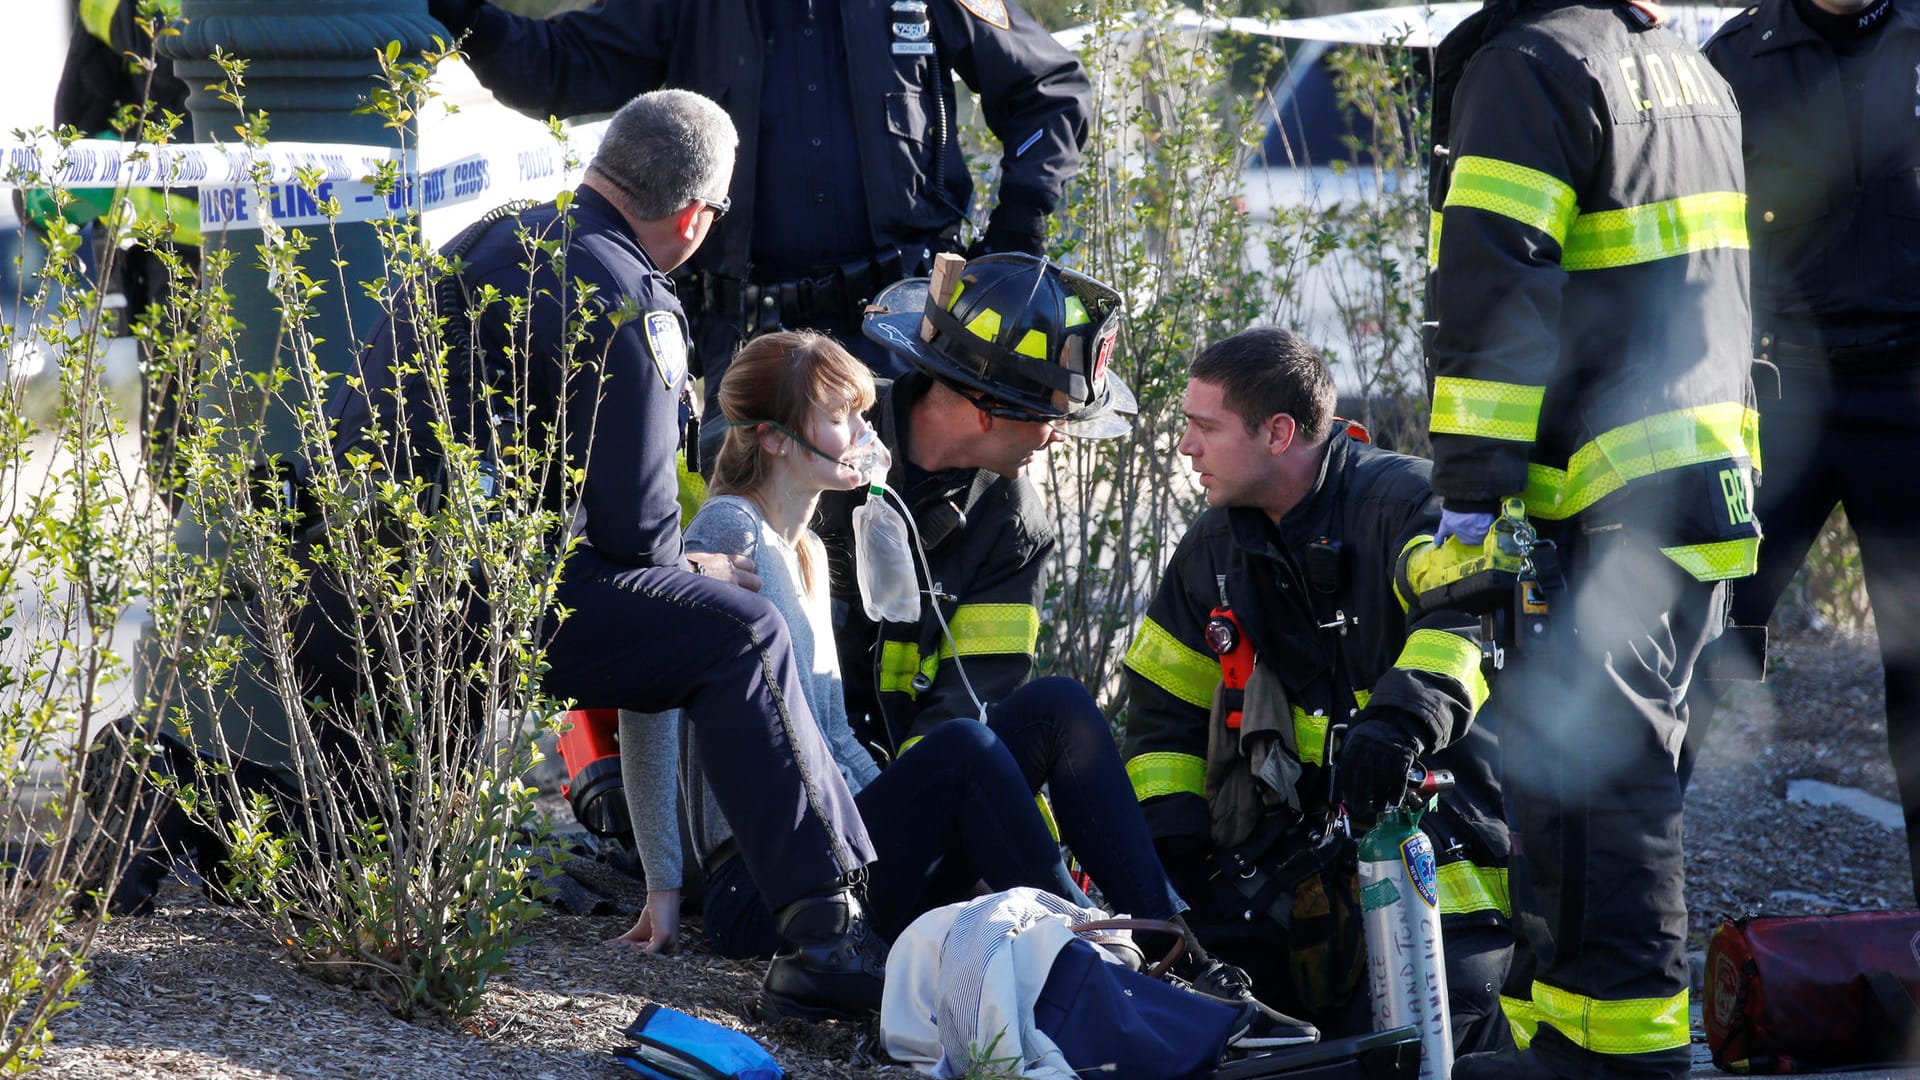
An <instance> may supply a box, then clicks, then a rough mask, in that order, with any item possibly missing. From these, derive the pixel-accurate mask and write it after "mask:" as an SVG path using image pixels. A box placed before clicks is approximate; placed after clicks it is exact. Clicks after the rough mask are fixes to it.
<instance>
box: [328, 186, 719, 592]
mask: <svg viewBox="0 0 1920 1080" xmlns="http://www.w3.org/2000/svg"><path fill="white" fill-rule="evenodd" d="M569 219H570V220H569ZM474 228H475V230H476V231H477V233H478V235H477V237H467V236H463V237H461V238H459V239H456V240H455V241H454V243H453V244H451V245H449V249H450V250H452V249H456V248H458V249H464V256H463V257H464V258H465V261H466V266H465V269H464V270H462V272H461V274H460V280H461V283H462V284H463V285H464V287H465V289H466V291H467V294H468V295H469V296H478V295H479V294H480V293H481V291H482V290H483V289H484V288H486V287H487V286H489V285H491V286H494V287H495V288H497V289H498V290H499V292H500V294H501V295H502V296H503V297H512V296H520V297H526V296H529V295H531V296H532V297H533V301H532V304H531V307H530V309H529V311H528V313H527V316H526V321H525V323H524V325H516V324H515V323H514V321H513V318H512V316H511V315H510V312H509V306H508V304H507V303H506V302H505V301H504V300H502V301H496V302H494V303H491V304H488V305H485V306H484V307H482V308H481V309H480V310H481V312H482V313H481V316H480V319H479V325H478V328H477V332H476V333H475V335H474V337H473V341H472V348H471V350H468V349H465V348H456V349H453V350H451V355H450V357H449V361H448V364H449V375H448V383H449V386H448V390H449V393H450V395H451V396H452V398H453V405H452V408H453V418H454V423H455V426H456V427H459V428H463V429H464V430H462V431H460V437H461V438H462V440H463V441H464V442H467V443H470V444H471V445H475V446H477V447H479V448H480V449H481V450H482V451H483V452H491V451H493V450H494V449H496V448H495V446H494V445H493V443H494V442H495V441H496V440H495V438H494V436H493V434H492V433H493V432H496V431H502V430H510V429H513V428H517V429H518V431H519V434H518V435H516V436H514V437H516V438H524V439H525V440H526V441H527V442H529V443H532V444H535V445H539V444H541V443H542V442H543V441H544V438H545V436H544V434H543V433H544V432H546V431H548V430H551V427H550V426H551V425H555V424H558V425H562V426H563V430H564V434H565V440H566V443H565V447H564V449H565V452H566V457H567V460H568V462H569V463H571V464H573V465H575V466H579V465H581V464H584V465H585V466H586V475H585V478H584V480H583V482H582V485H581V487H580V489H579V492H578V505H577V506H576V507H574V508H573V512H574V516H573V518H572V522H571V524H572V528H573V530H574V531H575V532H577V533H578V534H580V535H581V537H582V539H583V542H584V543H585V544H587V545H590V546H591V547H592V548H593V549H594V551H595V552H597V553H598V554H599V555H601V556H603V557H604V558H606V559H608V560H611V561H613V562H615V563H623V564H628V565H633V566H670V565H674V564H676V563H679V562H680V561H681V543H680V506H679V502H678V483H677V477H676V474H675V470H674V466H673V461H674V454H675V452H676V450H677V449H678V448H679V445H680V437H681V432H682V430H683V429H682V425H681V415H682V414H681V402H682V395H683V394H684V393H685V389H686V382H687V371H686V355H687V350H686V340H687V338H686V318H685V316H684V315H683V314H682V313H681V310H680V304H679V302H678V301H677V300H676V299H675V298H674V295H673V288H672V286H671V285H670V284H669V283H668V281H667V278H666V276H665V275H663V274H661V273H660V272H659V271H658V270H657V269H656V268H655V267H654V265H653V262H652V260H651V259H650V258H648V256H647V253H646V252H645V251H644V250H642V249H641V247H640V243H639V241H638V240H637V239H636V238H635V236H634V234H633V230H632V229H631V227H629V226H628V224H627V222H626V219H625V218H624V217H622V216H621V215H620V212H619V211H618V210H616V209H615V208H614V207H613V205H612V204H611V203H610V202H608V201H607V199H606V198H605V197H603V196H602V195H601V194H600V193H599V192H597V191H594V190H593V189H592V188H589V187H584V186H583V187H580V188H578V189H576V190H575V192H574V194H573V201H572V205H571V207H570V208H569V209H568V210H567V211H566V212H565V213H564V214H563V212H562V211H561V210H560V209H559V207H558V206H557V205H556V204H554V203H547V204H545V205H543V206H539V207H537V208H534V209H532V210H529V211H526V212H525V213H522V214H519V215H516V216H511V217H508V218H506V219H505V220H500V221H492V222H485V223H482V224H479V225H476V226H475V227H474ZM523 230H524V231H525V232H527V233H528V234H530V236H531V237H533V238H535V239H544V240H549V241H552V240H559V239H561V238H563V237H564V238H565V241H566V248H565V257H564V260H561V259H559V258H551V257H546V256H544V255H543V256H542V257H540V258H535V259H532V264H533V267H534V269H533V272H532V277H531V280H530V279H529V274H528V270H527V269H526V267H527V264H528V262H529V258H530V257H529V255H528V248H527V245H528V244H529V243H531V242H532V241H531V240H526V239H522V238H521V236H520V235H519V234H520V233H521V232H522V231H523ZM466 241H470V243H467V242H466ZM576 282H580V283H584V284H586V285H589V286H592V287H593V288H594V289H596V290H597V292H596V294H595V295H594V296H593V297H592V298H591V299H588V300H585V301H583V300H582V299H581V295H580V292H579V291H578V289H577V288H576V287H575V283H576ZM476 306H478V305H476ZM623 308H628V309H629V310H626V311H623V312H622V315H621V317H619V318H615V317H613V316H614V313H615V312H617V311H621V310H622V309H623ZM576 331H578V333H579V337H578V340H571V339H573V338H574V336H575V334H576ZM415 340H416V335H415V333H414V330H413V328H412V325H411V322H410V321H409V320H408V319H406V318H401V319H399V320H394V319H389V320H387V321H386V322H385V323H384V324H383V325H382V326H381V327H380V328H379V329H378V330H377V331H376V332H375V335H374V340H373V341H372V343H371V344H370V345H369V347H368V350H367V352H366V353H365V354H363V358H362V360H361V365H362V366H361V370H360V372H359V373H358V374H359V375H360V377H361V380H362V383H363V384H364V385H366V386H368V387H370V388H372V392H371V393H370V394H369V393H362V392H349V393H347V394H345V395H343V396H342V397H341V398H339V399H337V400H336V403H335V405H334V408H335V410H336V412H335V416H336V418H337V421H338V427H337V435H336V438H335V443H334V447H335V449H334V453H335V456H336V457H337V458H339V457H343V455H345V454H346V453H348V452H349V451H351V450H353V449H356V448H358V449H363V450H367V451H368V452H370V453H374V454H376V455H377V454H379V453H380V451H378V450H374V449H372V448H370V447H368V446H367V443H366V440H367V438H368V432H369V419H370V417H371V416H372V414H373V412H374V411H375V410H380V411H382V412H384V411H385V410H386V408H387V406H386V405H385V404H384V403H385V402H389V401H391V400H392V395H391V394H390V392H389V391H388V390H386V389H384V387H390V386H391V385H392V380H393V376H392V371H393V368H394V364H395V360H394V358H395V356H396V355H397V356H399V357H401V359H402V360H403V361H406V363H408V364H411V363H413V362H414V361H412V360H411V359H410V358H411V357H412V356H413V355H415V354H416V353H417V350H418V346H417V345H416V344H414V342H415ZM487 385H491V386H494V387H496V388H503V387H504V388H507V393H508V395H510V397H511V398H512V400H513V401H515V402H517V403H518V404H519V406H520V407H519V408H517V409H513V410H512V415H511V416H509V417H505V418H498V419H490V418H489V417H488V415H487V411H488V406H487V404H486V402H487V401H488V400H489V399H487V398H484V397H483V396H482V395H481V393H480V388H481V387H483V386H487ZM423 394H424V385H423V384H422V382H421V380H420V378H419V377H418V376H413V377H411V378H409V379H408V381H407V384H406V386H405V399H406V401H407V403H408V406H409V411H410V414H411V415H409V417H408V421H407V422H408V426H409V428H410V429H412V430H413V432H414V435H413V438H414V440H415V444H416V445H428V444H430V443H431V441H432V438H431V435H430V434H427V433H426V424H427V423H428V421H429V420H430V418H431V416H432V412H431V410H429V409H427V408H426V407H425V405H424V402H425V398H424V396H423ZM491 400H492V401H493V402H495V407H496V408H497V403H498V401H499V400H501V399H499V398H495V399H491ZM496 415H497V414H496ZM381 427H382V428H383V429H384V430H387V431H395V430H397V428H396V427H395V426H394V425H393V424H392V423H390V422H383V423H382V425H381ZM409 465H410V466H411V467H414V468H418V467H419V465H418V464H417V463H409ZM558 495H559V492H558V491H556V492H555V497H556V498H555V501H554V503H553V504H552V505H551V506H549V509H551V510H554V511H565V510H567V509H568V508H567V507H566V506H565V505H564V504H562V503H560V502H559V501H558Z"/></svg>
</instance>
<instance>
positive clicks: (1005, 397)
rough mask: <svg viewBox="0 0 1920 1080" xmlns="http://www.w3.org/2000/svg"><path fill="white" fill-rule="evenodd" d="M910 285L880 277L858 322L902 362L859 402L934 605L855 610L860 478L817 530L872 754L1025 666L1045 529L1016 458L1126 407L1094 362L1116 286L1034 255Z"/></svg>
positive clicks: (1002, 685) (1090, 431)
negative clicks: (932, 284)
mask: <svg viewBox="0 0 1920 1080" xmlns="http://www.w3.org/2000/svg"><path fill="white" fill-rule="evenodd" d="M896 296H899V297H904V298H905V299H904V300H903V301H896V300H895V299H894V297H896ZM925 297H926V291H925V289H924V287H919V286H916V285H914V284H910V283H908V284H903V285H902V286H900V287H899V288H898V289H897V290H896V291H893V292H889V293H888V294H886V295H885V296H883V298H882V301H883V302H882V303H881V304H880V305H877V306H878V307H880V308H881V310H877V311H876V312H875V313H874V314H872V315H870V316H869V317H868V320H867V333H868V334H869V336H871V337H872V338H873V339H874V340H875V341H877V342H880V343H882V344H884V345H886V346H887V347H889V348H891V349H893V350H896V351H898V352H899V353H900V354H901V355H902V356H903V357H904V358H905V359H906V360H907V361H909V362H910V363H911V364H912V365H913V367H914V370H913V371H911V372H909V373H908V374H906V375H903V376H901V377H900V378H899V379H897V380H894V381H893V382H892V383H891V385H883V386H882V387H881V391H880V399H879V401H878V403H877V404H876V405H875V407H874V409H873V412H872V416H873V426H874V428H875V429H876V430H877V431H878V432H879V435H880V441H881V442H882V443H883V444H885V445H886V447H887V448H888V450H889V452H890V455H891V459H892V467H891V470H890V472H889V474H888V478H887V479H888V482H889V483H890V484H891V485H892V486H893V488H894V489H895V490H896V491H898V492H899V493H900V495H901V496H902V497H903V498H904V499H905V501H906V503H907V505H908V506H909V507H910V508H911V509H912V512H913V517H914V520H915V522H916V523H917V524H918V526H919V532H920V539H921V542H922V543H923V544H924V546H925V549H926V553H927V565H926V566H924V567H921V568H920V570H919V573H920V578H921V580H920V584H921V587H922V588H923V589H924V590H926V593H925V595H926V596H927V597H928V598H930V599H931V600H932V601H933V603H923V604H922V605H921V614H920V619H919V621H917V622H888V623H883V624H876V623H874V622H873V621H872V620H870V619H868V618H867V617H866V615H865V613H864V611H863V610H862V609H861V603H860V597H859V594H858V592H857V591H856V590H855V588H854V584H855V581H854V574H853V558H854V541H853V527H852V524H851V521H852V517H853V510H854V508H855V507H856V506H858V505H859V504H860V503H861V502H863V501H865V500H866V499H867V498H868V497H869V496H868V495H867V494H866V492H865V489H862V490H860V491H856V492H851V493H829V494H828V495H827V496H826V497H825V498H824V499H823V500H822V504H821V518H820V521H819V523H818V527H817V530H816V531H818V532H819V534H820V536H821V539H822V540H824V541H825V542H826V545H827V552H828V556H829V558H830V559H831V560H832V561H833V566H834V574H833V578H832V580H833V583H834V588H835V590H836V599H838V600H841V601H842V602H843V603H844V604H845V606H846V608H847V611H846V613H845V619H844V621H843V622H841V623H839V624H838V625H836V627H835V630H836V633H837V634H838V638H839V645H840V650H841V668H842V670H843V671H844V672H845V673H846V679H847V711H848V715H850V716H852V717H854V718H855V719H856V724H857V725H859V730H860V734H861V736H862V738H863V739H864V740H865V741H867V742H868V743H869V745H872V746H874V747H875V748H876V749H878V750H879V751H880V752H881V754H882V756H893V755H897V754H898V753H900V752H901V751H903V750H905V749H906V748H907V747H908V746H909V745H911V744H912V742H913V740H914V739H916V738H918V737H919V736H922V735H925V734H926V733H927V732H928V731H930V730H932V728H933V727H934V725H936V724H939V723H942V722H944V721H946V720H950V719H953V718H955V717H975V716H978V715H979V712H980V707H979V704H976V699H977V701H978V702H979V703H982V704H991V703H992V702H995V701H1000V700H1003V699H1004V698H1006V696H1007V695H1008V694H1009V693H1011V692H1012V691H1013V690H1014V689H1015V688H1016V687H1019V686H1020V685H1022V684H1023V683H1025V682H1026V681H1027V680H1029V679H1031V678H1032V677H1033V674H1034V668H1035V665H1036V663H1037V658H1036V656H1035V653H1036V651H1037V649H1038V645H1039V635H1040V606H1041V602H1042V601H1043V600H1044V598H1045V596H1046V571H1047V562H1048V560H1049V559H1050V558H1051V557H1052V555H1053V549H1054V545H1055V543H1056V542H1057V540H1056V537H1055V534H1054V530H1053V525H1052V523H1051V521H1050V520H1049V519H1048V517H1047V514H1046V510H1045V507H1044V505H1043V504H1042V503H1041V501H1040V494H1039V492H1038V491H1036V490H1035V489H1034V486H1033V482H1032V481H1031V480H1029V479H1027V477H1026V476H1025V475H1024V470H1025V468H1026V466H1027V465H1028V464H1029V463H1030V462H1031V461H1032V460H1033V458H1034V457H1035V455H1037V454H1039V453H1042V452H1044V451H1045V450H1046V449H1047V448H1048V447H1050V446H1052V445H1053V444H1054V443H1056V442H1060V441H1062V440H1064V439H1066V438H1067V437H1069V436H1075V437H1082V438H1115V437H1118V436H1120V435H1124V434H1126V433H1127V432H1128V430H1130V428H1129V423H1128V420H1127V415H1126V414H1130V413H1132V412H1133V411H1134V410H1135V408H1136V406H1135V405H1134V399H1133V394H1132V392H1131V391H1130V390H1128V389H1127V387H1126V384H1125V383H1123V382H1122V381H1121V380H1120V378H1119V376H1117V375H1115V374H1113V373H1111V372H1109V371H1108V370H1107V369H1106V365H1107V362H1108V360H1109V358H1110V356H1111V352H1112V349H1113V344H1114V338H1115V335H1116V334H1117V333H1118V332H1119V327H1120V297H1119V294H1118V293H1116V292H1114V291H1113V290H1112V289H1110V288H1108V287H1107V286H1106V285H1104V284H1102V283H1100V282H1098V281H1095V280H1093V279H1092V278H1088V277H1086V276H1084V275H1081V274H1077V273H1074V272H1073V271H1071V270H1067V269H1065V268H1063V267H1061V266H1058V265H1056V264H1054V263H1051V262H1049V261H1047V260H1046V259H1043V258H1040V257H1037V256H1031V255H1014V254H1010V255H993V256H986V257H983V258H979V259H974V260H972V261H970V262H968V263H967V264H966V267H965V269H964V270H963V271H962V273H961V275H960V278H959V286H958V289H957V292H956V294H955V295H954V296H953V297H950V298H948V303H947V304H945V305H942V304H938V303H934V302H932V301H931V300H925V299H924V298H925ZM923 313H927V314H925V317H926V318H929V319H934V320H938V321H936V322H935V323H934V326H935V329H936V333H935V334H934V336H933V338H932V340H931V341H922V340H921V338H920V326H921V320H922V318H923ZM1036 343H1044V344H1036ZM1049 353H1050V355H1048V354H1049ZM1056 385H1058V386H1061V387H1066V390H1065V391H1064V392H1062V391H1058V390H1056ZM935 603H937V604H938V607H939V613H940V615H943V616H944V617H945V621H946V624H947V627H948V629H950V631H951V634H952V639H953V640H952V643H951V645H949V644H948V642H947V639H946V635H947V633H948V630H943V628H942V626H941V619H940V617H939V616H937V615H936V613H935ZM956 658H957V660H958V662H956ZM963 668H964V678H963V677H962V673H963V672H962V669H963Z"/></svg>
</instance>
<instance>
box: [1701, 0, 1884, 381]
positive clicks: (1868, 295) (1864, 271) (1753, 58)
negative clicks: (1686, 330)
mask: <svg viewBox="0 0 1920 1080" xmlns="http://www.w3.org/2000/svg"><path fill="white" fill-rule="evenodd" d="M1883 17H1884V18H1885V19H1886V20H1887V24H1886V25H1884V26H1881V27H1879V28H1877V29H1875V30H1873V31H1872V32H1871V35H1870V36H1869V37H1868V38H1867V39H1866V40H1865V41H1863V42H1862V43H1861V49H1862V52H1861V55H1859V56H1857V57H1850V58H1848V59H1847V60H1846V66H1847V68H1848V69H1849V70H1848V73H1849V75H1850V76H1852V77H1854V78H1857V79H1858V80H1859V82H1860V85H1861V91H1860V92H1861V94H1862V97H1861V100H1860V101H1859V108H1858V112H1857V117H1856V114H1855V113H1854V110H1852V109H1850V108H1849V107H1848V102H1847V100H1846V95H1845V93H1844V91H1843V90H1842V87H1841V68H1842V61H1841V59H1840V58H1839V57H1838V56H1837V55H1836V53H1835V50H1834V48H1833V46H1832V45H1829V44H1828V43H1827V42H1826V40H1825V39H1823V38H1822V37H1821V36H1820V35H1819V34H1818V33H1815V32H1814V31H1813V30H1812V29H1811V28H1810V27H1808V26H1807V24H1806V22H1805V21H1803V20H1802V19H1801V18H1800V16H1799V14H1798V13H1797V12H1796V11H1794V8H1793V4H1792V2H1791V0H1767V2H1766V3H1763V4H1760V5H1759V6H1757V7H1751V8H1748V9H1747V10H1746V11H1744V12H1742V13H1740V14H1739V15H1736V16H1734V17H1733V18H1732V19H1730V20H1728V22H1727V24H1726V25H1725V26H1723V27H1722V28H1721V29H1720V32H1719V33H1718V34H1716V35H1715V36H1714V38H1713V40H1712V41H1710V42H1708V43H1707V48H1706V54H1707V59H1708V60H1710V61H1712V63H1713V66H1714V67H1715V68H1717V69H1719V71H1720V73H1721V74H1722V75H1724V76H1725V77H1726V79H1727V82H1728V83H1729V84H1731V85H1732V87H1733V92H1734V94H1735V95H1737V96H1738V97H1739V99H1740V112H1741V115H1742V119H1743V123H1744V133H1743V140H1744V145H1743V150H1744V151H1745V154H1746V163H1747V196H1748V200H1747V227H1748V230H1749V235H1750V236H1751V237H1752V240H1753V309H1754V310H1753V323H1754V326H1753V331H1754V348H1755V353H1756V355H1760V356H1762V357H1763V358H1766V359H1768V360H1770V361H1776V362H1783V363H1788V364H1792V363H1795V362H1796V361H1801V362H1804V361H1805V359H1807V356H1806V354H1807V353H1809V352H1813V351H1814V350H1821V351H1820V353H1819V356H1818V359H1819V361H1820V362H1828V361H1829V360H1830V362H1831V363H1833V364H1834V365H1835V366H1837V367H1844V366H1848V365H1854V364H1862V365H1874V366H1884V365H1885V364H1887V363H1889V362H1893V363H1900V364H1906V365H1911V364H1913V363H1915V362H1916V359H1917V358H1920V275H1915V274H1914V272H1913V270H1914V267H1915V266H1920V82H1916V80H1920V12H1916V11H1915V10H1913V7H1912V6H1911V5H1904V4H1895V5H1893V6H1892V7H1891V8H1889V9H1888V10H1887V12H1886V14H1885V15H1884V16H1883ZM1856 118H1857V123H1858V124H1859V131H1858V132H1857V134H1855V135H1852V136H1850V134H1849V130H1848V129H1849V127H1850V125H1851V124H1852V123H1854V122H1855V121H1856ZM1825 350H1831V352H1830V353H1828V352H1827V351H1825Z"/></svg>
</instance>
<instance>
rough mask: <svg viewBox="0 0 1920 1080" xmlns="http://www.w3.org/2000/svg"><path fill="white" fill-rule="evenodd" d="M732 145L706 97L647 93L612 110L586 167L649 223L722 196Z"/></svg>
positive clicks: (727, 124)
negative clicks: (610, 117)
mask: <svg viewBox="0 0 1920 1080" xmlns="http://www.w3.org/2000/svg"><path fill="white" fill-rule="evenodd" d="M739 142H740V139H739V136H738V135H737V134H736V133H735V132H734V129H733V119H732V118H731V117H729V116H728V115H727V112H726V110H725V109H722V108H721V107H720V106H719V105H717V104H715V103H714V102H713V100H712V99H711V98H707V97H703V96H701V95H699V94H696V93H694V92H693V91H691V90H655V91H653V92H651V93H646V94H641V95H640V96H639V97H637V98H634V99H633V100H632V101H629V102H627V103H626V104H625V105H622V106H621V107H620V111H619V112H617V113H614V114H613V119H612V120H610V121H608V122H607V133H606V136H605V137H604V138H602V139H601V141H600V148H599V149H598V150H596V151H595V152H594V155H593V164H592V166H591V168H592V171H594V172H596V173H598V174H600V176H601V177H603V178H605V179H606V180H607V182H608V183H611V184H612V185H613V186H614V187H616V188H618V189H620V192H621V193H622V194H623V195H625V196H626V197H627V199H628V200H629V201H630V202H631V203H632V206H630V207H629V210H630V211H631V212H632V213H633V215H634V216H635V217H637V218H639V219H641V220H643V221H657V220H660V219H662V218H666V217H670V216H672V215H673V214H676V213H678V212H679V211H681V210H682V209H685V208H686V206H687V205H688V204H689V203H691V202H693V201H694V200H695V199H716V200H717V199H719V198H720V197H721V196H723V195H725V194H726V193H727V183H728V180H729V178H730V176H731V174H732V172H733V151H734V147H736V146H737V145H739Z"/></svg>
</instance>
